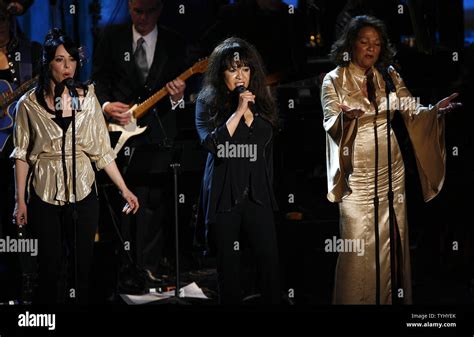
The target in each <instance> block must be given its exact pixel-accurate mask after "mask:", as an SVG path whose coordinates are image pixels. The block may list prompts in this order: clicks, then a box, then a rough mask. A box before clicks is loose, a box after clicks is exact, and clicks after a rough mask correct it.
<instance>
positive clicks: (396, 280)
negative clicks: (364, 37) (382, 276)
mask: <svg viewBox="0 0 474 337" xmlns="http://www.w3.org/2000/svg"><path fill="white" fill-rule="evenodd" d="M381 73H382V76H383V79H384V81H385V94H386V100H387V115H386V119H387V164H388V193H387V197H388V221H389V226H390V227H389V229H390V276H391V282H390V283H391V290H392V304H401V303H402V301H401V300H400V299H399V297H398V296H397V294H398V289H399V286H400V282H401V280H402V278H401V273H402V270H401V268H400V263H399V262H400V240H399V238H400V233H399V230H398V224H397V218H396V214H395V209H394V206H393V197H394V195H393V184H392V146H391V145H392V141H391V137H390V135H391V129H392V123H391V116H390V100H389V98H390V93H391V92H396V90H395V85H394V84H393V81H392V79H391V78H390V75H389V74H388V72H387V71H386V70H385V69H383V70H382V71H381Z"/></svg>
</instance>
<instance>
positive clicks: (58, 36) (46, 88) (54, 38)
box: [35, 28, 86, 111]
mask: <svg viewBox="0 0 474 337" xmlns="http://www.w3.org/2000/svg"><path fill="white" fill-rule="evenodd" d="M60 45H63V46H64V49H66V51H67V52H68V53H69V55H71V56H72V57H73V59H74V60H76V61H77V66H76V71H75V73H74V76H73V78H74V80H77V78H78V76H79V71H80V68H81V64H82V61H83V60H82V58H81V53H80V48H79V46H78V45H77V44H76V43H75V42H74V41H73V40H72V39H71V38H70V37H69V36H67V35H66V34H65V33H64V32H63V31H62V30H61V29H59V28H53V29H51V30H50V31H49V32H48V34H46V37H45V39H44V44H43V50H42V55H41V60H40V64H39V67H38V68H39V76H38V84H37V85H36V90H35V94H36V98H37V99H38V102H39V103H40V104H41V105H42V106H43V107H44V108H45V109H46V110H48V111H49V110H50V109H49V108H48V104H46V100H45V96H54V93H53V92H52V90H51V81H52V80H53V81H54V79H53V76H52V73H51V69H50V63H51V61H53V60H54V57H55V56H56V50H57V49H58V47H59V46H60ZM78 83H80V82H78ZM56 84H58V83H56ZM78 86H81V87H83V88H86V86H85V85H82V84H81V85H78ZM63 88H64V87H63ZM61 92H62V90H61Z"/></svg>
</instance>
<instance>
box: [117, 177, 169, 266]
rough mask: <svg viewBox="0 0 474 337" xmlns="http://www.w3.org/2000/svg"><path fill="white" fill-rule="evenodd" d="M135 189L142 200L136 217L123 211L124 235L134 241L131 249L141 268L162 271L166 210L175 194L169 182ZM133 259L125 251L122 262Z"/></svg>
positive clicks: (126, 239)
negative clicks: (169, 189) (161, 261)
mask: <svg viewBox="0 0 474 337" xmlns="http://www.w3.org/2000/svg"><path fill="white" fill-rule="evenodd" d="M131 189H132V191H133V192H134V193H135V195H136V196H137V198H138V200H139V201H140V208H139V210H138V212H137V214H136V216H135V217H131V216H130V215H128V216H125V215H122V219H121V224H122V229H121V231H122V235H123V238H124V240H125V241H128V242H130V243H131V253H132V256H133V257H134V258H135V261H136V263H137V264H138V266H139V267H140V268H143V269H147V270H149V271H151V272H152V273H153V274H156V275H158V274H160V273H161V272H162V271H161V270H160V259H161V258H162V257H163V255H164V249H165V244H166V239H165V237H166V230H167V229H166V225H165V224H166V221H165V218H166V211H167V209H168V203H169V200H170V198H172V194H171V193H170V192H169V191H168V189H167V188H166V186H165V185H157V184H156V181H155V182H154V183H153V184H152V183H151V182H150V185H149V186H145V185H139V186H132V187H131ZM127 263H129V261H128V258H127V256H126V255H125V254H122V265H126V264H127Z"/></svg>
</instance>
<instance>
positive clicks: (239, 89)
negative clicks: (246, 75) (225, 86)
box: [234, 85, 253, 113]
mask: <svg viewBox="0 0 474 337" xmlns="http://www.w3.org/2000/svg"><path fill="white" fill-rule="evenodd" d="M246 90H247V88H246V87H244V86H243V85H238V86H236V87H235V89H234V92H235V94H236V96H237V97H238V96H239V95H240V94H241V93H243V92H244V91H246ZM252 107H253V102H249V109H250V111H251V112H252V113H253V111H252Z"/></svg>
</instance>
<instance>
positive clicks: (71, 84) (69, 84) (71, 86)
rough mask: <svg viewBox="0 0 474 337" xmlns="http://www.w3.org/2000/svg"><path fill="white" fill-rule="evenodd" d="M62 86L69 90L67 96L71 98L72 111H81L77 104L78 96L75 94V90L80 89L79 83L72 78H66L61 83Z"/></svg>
mask: <svg viewBox="0 0 474 337" xmlns="http://www.w3.org/2000/svg"><path fill="white" fill-rule="evenodd" d="M62 84H63V85H64V86H66V88H68V90H69V96H71V98H72V105H73V106H72V107H73V109H74V110H76V111H81V106H80V104H79V94H78V92H77V88H78V87H81V85H80V83H78V82H77V81H76V80H74V79H73V78H72V77H68V78H66V79H64V80H63V81H62Z"/></svg>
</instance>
